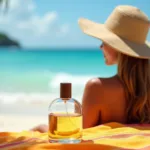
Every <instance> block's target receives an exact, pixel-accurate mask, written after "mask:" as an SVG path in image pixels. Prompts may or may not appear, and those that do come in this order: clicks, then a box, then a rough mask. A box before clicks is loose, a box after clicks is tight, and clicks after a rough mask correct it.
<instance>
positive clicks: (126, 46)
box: [78, 18, 150, 59]
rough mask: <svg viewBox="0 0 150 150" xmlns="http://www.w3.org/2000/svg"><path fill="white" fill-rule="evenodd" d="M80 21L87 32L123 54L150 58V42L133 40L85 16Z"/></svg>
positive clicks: (82, 28)
mask: <svg viewBox="0 0 150 150" xmlns="http://www.w3.org/2000/svg"><path fill="white" fill-rule="evenodd" d="M78 23H79V26H80V28H81V30H82V31H83V32H84V33H85V34H87V35H90V36H92V37H95V38H98V39H100V40H101V41H103V42H105V43H107V44H108V45H109V46H111V47H113V48H114V49H116V50H117V51H119V52H121V53H123V54H126V55H129V56H132V57H138V58H144V59H149V58H150V44H149V43H148V42H147V41H146V42H145V43H144V44H137V43H134V42H131V41H129V40H127V39H124V38H122V37H119V36H118V35H116V34H114V33H113V32H111V31H110V30H108V29H107V28H106V26H105V25H104V24H99V23H96V22H93V21H90V20H88V19H85V18H81V19H79V20H78Z"/></svg>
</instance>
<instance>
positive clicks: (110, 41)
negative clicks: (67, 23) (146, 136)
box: [79, 6, 150, 128]
mask: <svg viewBox="0 0 150 150" xmlns="http://www.w3.org/2000/svg"><path fill="white" fill-rule="evenodd" d="M79 25H80V27H81V29H82V30H83V32H84V33H86V34H88V35H90V36H93V37H95V38H98V39H101V40H102V41H103V44H102V45H101V50H102V51H103V53H104V57H105V63H106V64H107V65H113V64H117V65H118V73H117V75H116V76H114V77H111V78H96V79H91V80H90V81H88V83H87V84H86V87H85V92H84V95H83V105H82V106H83V124H84V128H89V127H93V126H96V125H98V124H101V123H107V122H120V123H150V94H149V93H150V92H149V89H150V72H149V71H150V65H149V60H148V59H149V58H150V46H149V45H148V44H147V43H146V37H147V34H148V30H149V25H150V21H149V19H148V17H147V16H146V15H145V14H144V13H143V12H142V11H140V10H139V9H138V8H136V7H133V6H118V7H116V8H115V9H114V11H113V12H112V14H111V15H110V16H109V18H108V19H107V21H106V23H105V24H104V25H103V24H98V23H94V22H92V21H90V20H88V19H83V18H82V19H80V20H79Z"/></svg>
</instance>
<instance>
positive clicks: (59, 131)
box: [49, 113, 82, 140]
mask: <svg viewBox="0 0 150 150" xmlns="http://www.w3.org/2000/svg"><path fill="white" fill-rule="evenodd" d="M81 130H82V116H81V115H80V114H77V113H73V114H71V113H70V114H63V113H58V114H57V113H55V114H53V113H51V114H49V138H51V139H56V140H57V139H70V138H71V139H80V138H81V137H82V132H81Z"/></svg>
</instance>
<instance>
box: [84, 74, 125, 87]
mask: <svg viewBox="0 0 150 150" xmlns="http://www.w3.org/2000/svg"><path fill="white" fill-rule="evenodd" d="M86 85H87V86H88V87H91V88H98V89H99V88H107V89H110V88H123V84H122V82H121V81H120V80H119V78H118V77H117V76H113V77H108V78H92V79H90V80H89V81H88V82H87V84H86Z"/></svg>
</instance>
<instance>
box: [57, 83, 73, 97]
mask: <svg viewBox="0 0 150 150" xmlns="http://www.w3.org/2000/svg"><path fill="white" fill-rule="evenodd" d="M71 92H72V91H71V83H60V98H71V94H72V93H71Z"/></svg>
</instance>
